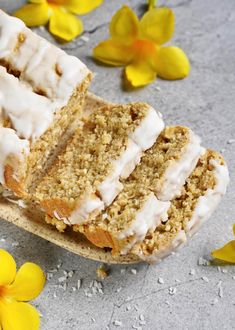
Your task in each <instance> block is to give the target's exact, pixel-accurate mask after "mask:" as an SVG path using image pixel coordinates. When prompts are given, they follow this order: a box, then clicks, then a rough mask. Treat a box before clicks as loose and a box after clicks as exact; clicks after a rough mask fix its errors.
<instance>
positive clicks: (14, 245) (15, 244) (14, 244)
mask: <svg viewBox="0 0 235 330" xmlns="http://www.w3.org/2000/svg"><path fill="white" fill-rule="evenodd" d="M19 244H20V243H19V242H13V243H11V245H12V246H13V247H17V246H19Z"/></svg>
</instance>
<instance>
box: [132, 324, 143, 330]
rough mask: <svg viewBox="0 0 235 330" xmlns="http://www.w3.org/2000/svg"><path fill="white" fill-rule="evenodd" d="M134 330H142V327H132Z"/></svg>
mask: <svg viewBox="0 0 235 330" xmlns="http://www.w3.org/2000/svg"><path fill="white" fill-rule="evenodd" d="M132 328H133V329H135V330H142V327H139V326H136V325H132Z"/></svg>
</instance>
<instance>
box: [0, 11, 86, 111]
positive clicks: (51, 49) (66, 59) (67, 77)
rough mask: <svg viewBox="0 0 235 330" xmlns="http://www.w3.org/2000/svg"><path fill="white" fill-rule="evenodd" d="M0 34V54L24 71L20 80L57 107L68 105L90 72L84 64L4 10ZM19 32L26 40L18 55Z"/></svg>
mask: <svg viewBox="0 0 235 330" xmlns="http://www.w3.org/2000/svg"><path fill="white" fill-rule="evenodd" d="M0 31H2V33H1V35H0V37H1V38H0V41H1V46H0V55H1V57H2V58H3V59H5V60H6V61H7V62H9V63H10V64H11V65H12V66H13V68H14V69H16V70H17V71H20V72H21V75H20V79H21V80H24V81H27V82H28V83H30V84H31V85H32V86H33V88H35V89H37V90H42V91H43V92H45V94H46V96H47V97H49V98H50V99H51V100H52V101H53V102H54V103H55V104H56V107H57V108H61V107H63V106H65V105H66V104H67V103H68V101H69V99H70V97H71V95H72V93H73V91H74V90H75V88H76V87H77V86H78V85H79V84H80V83H81V82H82V81H83V79H84V78H85V77H86V76H87V75H88V73H89V70H88V68H87V67H86V66H85V64H83V63H82V62H81V61H80V60H79V59H78V58H76V57H74V56H70V55H68V54H66V53H65V52H64V51H63V50H61V49H59V48H57V47H55V46H54V45H52V44H50V43H49V42H48V41H46V40H45V39H43V38H41V37H40V36H37V35H36V34H35V33H33V32H32V31H31V30H29V29H28V28H26V27H25V25H24V24H23V23H22V22H21V21H20V20H19V19H17V18H15V17H11V16H8V15H7V14H5V13H4V12H3V11H0ZM19 33H22V34H23V35H24V37H25V40H24V42H23V43H22V44H21V45H20V46H19V49H18V50H17V54H16V53H15V51H14V48H15V46H16V45H17V35H18V34H19ZM1 49H3V50H2V51H1ZM56 68H57V70H56ZM58 72H59V74H58Z"/></svg>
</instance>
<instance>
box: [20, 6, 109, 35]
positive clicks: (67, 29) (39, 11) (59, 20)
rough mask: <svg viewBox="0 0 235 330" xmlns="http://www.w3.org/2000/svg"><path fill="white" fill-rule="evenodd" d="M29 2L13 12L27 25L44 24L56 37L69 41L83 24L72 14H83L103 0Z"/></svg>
mask: <svg viewBox="0 0 235 330" xmlns="http://www.w3.org/2000/svg"><path fill="white" fill-rule="evenodd" d="M28 2H30V3H29V4H27V5H25V6H23V7H22V8H20V9H19V10H17V11H16V12H15V13H14V16H16V17H18V18H20V19H21V20H22V21H24V22H25V24H26V25H27V26H29V27H34V26H40V25H45V24H47V23H48V22H49V31H50V32H51V33H52V34H54V35H55V36H56V37H58V38H60V39H62V40H65V41H71V40H73V39H74V38H76V37H77V36H78V35H80V34H81V33H82V32H83V24H82V21H81V20H80V19H78V18H77V17H76V16H75V15H74V14H79V15H84V14H87V13H88V12H90V11H92V10H94V9H95V8H97V7H98V6H100V5H101V4H102V2H103V0H28Z"/></svg>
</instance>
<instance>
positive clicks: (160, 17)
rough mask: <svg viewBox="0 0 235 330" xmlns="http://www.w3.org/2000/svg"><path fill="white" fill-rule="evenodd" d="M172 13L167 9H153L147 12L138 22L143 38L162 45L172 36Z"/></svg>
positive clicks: (173, 20)
mask: <svg viewBox="0 0 235 330" xmlns="http://www.w3.org/2000/svg"><path fill="white" fill-rule="evenodd" d="M174 26H175V19H174V13H173V11H172V10H171V9H169V8H155V9H152V10H150V11H148V12H147V13H146V14H144V16H143V17H142V18H141V20H140V34H141V36H142V37H143V38H146V39H149V40H152V41H154V42H155V43H157V44H159V45H162V44H164V43H166V42H167V41H169V40H170V39H171V38H172V36H173V34H174Z"/></svg>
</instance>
